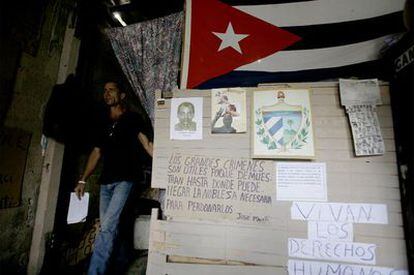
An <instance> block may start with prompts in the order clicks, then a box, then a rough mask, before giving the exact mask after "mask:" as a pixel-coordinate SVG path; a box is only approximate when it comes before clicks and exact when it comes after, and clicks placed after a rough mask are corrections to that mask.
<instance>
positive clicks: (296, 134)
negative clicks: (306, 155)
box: [255, 91, 311, 152]
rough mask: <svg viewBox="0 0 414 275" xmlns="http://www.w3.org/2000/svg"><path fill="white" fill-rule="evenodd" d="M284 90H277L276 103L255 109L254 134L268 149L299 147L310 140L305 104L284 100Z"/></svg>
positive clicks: (283, 149) (286, 149) (309, 123)
mask: <svg viewBox="0 0 414 275" xmlns="http://www.w3.org/2000/svg"><path fill="white" fill-rule="evenodd" d="M285 98H286V95H285V91H278V92H277V102H276V104H273V105H270V106H262V107H259V108H257V109H256V110H255V113H256V116H255V117H256V121H255V125H256V134H257V137H258V138H259V140H260V142H261V143H263V144H264V145H265V146H266V147H267V149H268V150H276V151H278V152H288V151H289V150H291V149H301V148H302V147H303V146H305V145H306V144H307V143H308V142H309V141H310V140H309V136H310V134H311V132H310V130H309V129H310V127H311V119H310V111H309V109H308V108H307V107H306V106H303V105H293V104H288V103H287V102H285Z"/></svg>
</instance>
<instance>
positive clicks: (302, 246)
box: [288, 238, 377, 264]
mask: <svg viewBox="0 0 414 275" xmlns="http://www.w3.org/2000/svg"><path fill="white" fill-rule="evenodd" d="M376 247H377V246H376V245H375V244H367V243H350V242H335V241H324V240H309V239H297V238H289V239H288V250H289V256H290V257H296V258H306V259H320V260H334V261H340V262H342V261H344V262H354V263H360V264H375V249H376Z"/></svg>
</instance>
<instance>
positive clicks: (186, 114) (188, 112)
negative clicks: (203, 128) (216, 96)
mask: <svg viewBox="0 0 414 275" xmlns="http://www.w3.org/2000/svg"><path fill="white" fill-rule="evenodd" d="M177 116H178V119H179V120H180V123H181V124H183V125H184V126H187V125H189V124H190V122H191V121H192V120H193V117H194V111H193V109H191V108H190V107H189V106H185V105H184V106H180V108H178V113H177Z"/></svg>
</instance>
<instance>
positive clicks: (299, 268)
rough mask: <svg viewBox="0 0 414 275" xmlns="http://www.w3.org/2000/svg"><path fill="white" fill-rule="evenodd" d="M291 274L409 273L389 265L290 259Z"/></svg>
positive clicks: (395, 274) (378, 274)
mask: <svg viewBox="0 0 414 275" xmlns="http://www.w3.org/2000/svg"><path fill="white" fill-rule="evenodd" d="M288 273H289V275H308V274H372V275H374V274H375V275H408V272H407V271H406V270H397V269H394V268H389V267H379V266H363V265H351V264H345V263H343V264H341V263H328V262H315V261H301V260H289V262H288Z"/></svg>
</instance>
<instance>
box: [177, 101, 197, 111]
mask: <svg viewBox="0 0 414 275" xmlns="http://www.w3.org/2000/svg"><path fill="white" fill-rule="evenodd" d="M184 107H187V108H190V109H191V111H192V112H193V113H194V105H193V103H191V102H183V103H181V104H180V105H178V108H177V112H179V111H180V109H181V108H184Z"/></svg>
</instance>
